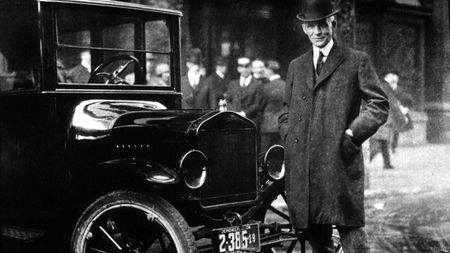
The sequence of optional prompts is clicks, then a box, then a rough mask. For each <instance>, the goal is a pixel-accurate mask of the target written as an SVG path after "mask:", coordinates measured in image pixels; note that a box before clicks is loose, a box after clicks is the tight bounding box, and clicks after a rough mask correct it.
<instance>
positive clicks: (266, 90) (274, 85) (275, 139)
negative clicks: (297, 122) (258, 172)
mask: <svg viewBox="0 0 450 253" xmlns="http://www.w3.org/2000/svg"><path fill="white" fill-rule="evenodd" d="M265 69H266V73H267V77H268V80H269V82H267V83H265V84H263V88H262V90H263V101H264V102H263V109H262V122H261V151H266V150H267V149H268V148H269V147H270V146H272V145H274V144H282V143H281V138H280V134H279V133H278V117H279V116H280V115H281V113H282V110H283V99H284V91H285V87H286V83H285V82H284V81H283V80H281V77H280V75H279V71H280V64H279V63H278V62H277V61H274V60H269V61H267V62H266V64H265Z"/></svg>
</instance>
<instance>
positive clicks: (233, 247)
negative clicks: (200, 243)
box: [213, 223, 260, 253]
mask: <svg viewBox="0 0 450 253" xmlns="http://www.w3.org/2000/svg"><path fill="white" fill-rule="evenodd" d="M214 232H215V236H214V237H213V247H214V252H220V253H222V252H227V253H228V252H240V251H259V250H260V244H259V224H257V223H255V224H245V225H242V226H235V227H227V228H219V229H214Z"/></svg>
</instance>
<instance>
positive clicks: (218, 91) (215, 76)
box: [181, 49, 414, 169]
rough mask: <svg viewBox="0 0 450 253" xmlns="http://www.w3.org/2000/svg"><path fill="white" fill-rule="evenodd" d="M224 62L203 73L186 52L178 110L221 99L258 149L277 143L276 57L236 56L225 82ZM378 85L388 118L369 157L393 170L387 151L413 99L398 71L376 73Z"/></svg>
mask: <svg viewBox="0 0 450 253" xmlns="http://www.w3.org/2000/svg"><path fill="white" fill-rule="evenodd" d="M229 65H235V64H229V62H228V60H227V59H226V58H224V57H217V58H216V59H215V62H214V69H213V70H212V73H211V74H210V75H208V76H206V75H205V69H204V67H203V63H202V56H201V52H200V50H199V49H193V50H191V52H190V54H188V57H187V59H186V67H187V72H186V74H185V75H183V76H182V78H181V91H182V94H183V99H182V107H183V109H219V103H220V101H225V102H226V106H227V109H228V110H233V111H236V112H238V113H239V114H240V115H242V116H244V117H247V118H249V119H251V120H252V121H253V122H254V123H255V124H256V126H257V129H258V133H259V134H258V140H257V141H258V147H259V148H258V150H259V151H265V150H267V149H268V148H269V147H270V146H272V145H274V144H281V139H280V136H279V132H278V117H279V116H280V114H281V110H282V108H283V98H284V92H285V85H286V84H285V82H284V81H283V80H282V79H281V76H280V73H279V70H280V64H279V63H278V62H277V61H276V60H272V59H269V60H262V59H258V58H256V59H253V60H252V59H249V58H247V57H240V58H238V59H237V69H236V70H237V72H238V73H239V77H238V78H237V79H234V80H232V79H231V80H230V78H229V76H230V75H229V72H230V71H231V70H229V69H228V66H229ZM380 79H381V80H380V81H381V84H382V89H383V90H384V92H385V93H386V94H387V95H388V99H389V102H390V104H391V109H390V117H389V119H388V122H387V123H386V124H384V125H383V126H382V127H381V128H380V129H379V130H378V132H377V133H376V134H375V135H374V136H373V137H372V138H371V139H370V160H372V159H373V158H374V157H375V156H376V155H377V154H381V155H382V157H383V162H384V163H383V164H384V168H385V169H393V168H394V166H393V165H392V163H391V158H390V154H391V153H392V154H393V153H395V149H396V147H397V145H398V138H399V134H400V133H401V132H404V131H408V130H411V129H412V128H413V125H412V120H411V117H410V115H409V108H411V107H412V106H413V103H414V101H413V98H412V97H411V95H409V94H408V93H407V92H405V91H403V90H402V89H401V88H399V85H398V83H399V73H397V72H396V71H394V70H391V71H387V72H386V73H384V74H383V75H380Z"/></svg>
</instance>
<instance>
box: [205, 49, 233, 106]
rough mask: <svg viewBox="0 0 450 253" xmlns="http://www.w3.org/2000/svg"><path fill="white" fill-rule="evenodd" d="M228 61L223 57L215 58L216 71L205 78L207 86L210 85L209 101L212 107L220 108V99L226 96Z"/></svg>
mask: <svg viewBox="0 0 450 253" xmlns="http://www.w3.org/2000/svg"><path fill="white" fill-rule="evenodd" d="M227 66H228V62H227V60H226V59H225V58H223V57H218V58H217V59H216V60H215V71H214V73H212V74H211V75H209V76H208V77H207V78H206V80H205V86H207V87H208V90H209V92H208V103H209V108H210V109H218V108H219V101H220V100H221V99H224V98H225V93H226V91H227V84H228V80H227V79H226V78H225V76H226V74H227Z"/></svg>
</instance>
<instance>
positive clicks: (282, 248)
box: [259, 182, 344, 253]
mask: <svg viewBox="0 0 450 253" xmlns="http://www.w3.org/2000/svg"><path fill="white" fill-rule="evenodd" d="M266 198H267V199H268V201H267V202H265V203H264V205H263V208H262V210H261V212H260V214H259V219H260V220H261V221H263V222H264V224H274V223H277V224H279V226H278V230H279V231H282V232H286V233H288V234H292V233H295V231H294V229H293V226H292V224H291V220H290V217H289V212H288V208H287V197H286V192H285V190H284V184H283V183H282V182H275V183H273V185H271V187H270V190H269V191H268V193H267V195H266ZM271 229H272V232H274V231H273V230H274V229H273V228H272V227H270V228H265V230H264V231H263V232H264V233H269V232H271V231H270V230H271ZM291 238H292V236H291ZM333 242H334V249H335V252H336V253H344V251H343V250H342V246H341V242H340V238H339V235H338V234H337V231H336V230H333ZM261 252H287V253H291V252H294V253H297V252H301V244H300V242H299V241H298V240H294V241H293V240H286V241H284V242H280V243H277V244H274V245H268V246H264V247H262V249H261Z"/></svg>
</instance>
